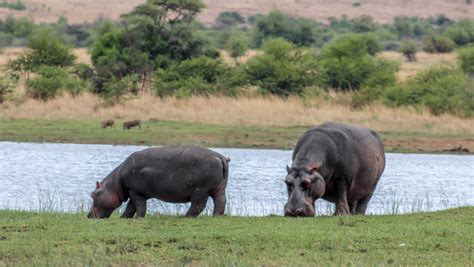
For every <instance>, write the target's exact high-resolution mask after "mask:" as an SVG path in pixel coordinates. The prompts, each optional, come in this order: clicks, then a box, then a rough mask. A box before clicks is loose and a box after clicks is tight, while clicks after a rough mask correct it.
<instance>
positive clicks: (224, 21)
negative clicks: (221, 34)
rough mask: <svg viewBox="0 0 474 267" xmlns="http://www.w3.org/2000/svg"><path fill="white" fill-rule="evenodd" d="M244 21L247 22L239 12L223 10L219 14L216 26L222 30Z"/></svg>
mask: <svg viewBox="0 0 474 267" xmlns="http://www.w3.org/2000/svg"><path fill="white" fill-rule="evenodd" d="M243 23H245V18H244V17H242V16H241V15H240V14H239V13H238V12H222V13H220V14H219V16H217V18H216V22H215V25H214V27H215V28H217V29H221V30H222V29H229V28H231V27H233V26H236V25H239V24H243Z"/></svg>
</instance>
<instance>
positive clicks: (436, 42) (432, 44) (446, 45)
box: [423, 35, 456, 53]
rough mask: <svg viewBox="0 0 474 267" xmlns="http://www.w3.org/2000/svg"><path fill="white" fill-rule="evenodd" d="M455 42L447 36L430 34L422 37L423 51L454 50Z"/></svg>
mask: <svg viewBox="0 0 474 267" xmlns="http://www.w3.org/2000/svg"><path fill="white" fill-rule="evenodd" d="M455 46H456V44H455V43H454V42H453V41H452V40H451V39H449V38H448V37H445V36H442V35H430V36H426V37H424V38H423V51H425V52H428V53H448V52H451V51H453V50H454V47H455Z"/></svg>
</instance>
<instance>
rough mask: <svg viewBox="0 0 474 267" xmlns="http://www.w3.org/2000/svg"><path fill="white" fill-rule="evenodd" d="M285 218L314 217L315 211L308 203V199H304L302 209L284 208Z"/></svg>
mask: <svg viewBox="0 0 474 267" xmlns="http://www.w3.org/2000/svg"><path fill="white" fill-rule="evenodd" d="M285 216H286V217H314V216H316V211H315V209H314V207H313V205H312V204H311V202H310V201H309V199H306V201H305V203H304V207H298V208H296V209H295V208H293V209H292V208H288V207H286V208H285Z"/></svg>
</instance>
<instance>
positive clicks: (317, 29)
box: [254, 11, 325, 47]
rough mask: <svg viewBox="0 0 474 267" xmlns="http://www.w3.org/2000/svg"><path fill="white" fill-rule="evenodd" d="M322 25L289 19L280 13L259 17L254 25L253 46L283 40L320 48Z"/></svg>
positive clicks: (308, 20) (322, 34) (274, 12)
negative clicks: (268, 41)
mask: <svg viewBox="0 0 474 267" xmlns="http://www.w3.org/2000/svg"><path fill="white" fill-rule="evenodd" d="M324 31H325V30H324V27H323V26H322V24H320V23H318V22H316V21H314V20H310V19H305V18H291V17H289V16H287V15H285V14H283V13H282V12H280V11H272V12H270V13H269V14H268V15H266V16H259V17H257V19H256V25H255V37H254V39H255V44H256V45H257V47H260V46H261V45H262V44H263V43H264V41H265V40H266V39H272V38H283V39H286V40H287V41H289V42H292V43H293V44H296V45H298V46H319V47H320V46H322V45H323V44H324V40H323V37H324Z"/></svg>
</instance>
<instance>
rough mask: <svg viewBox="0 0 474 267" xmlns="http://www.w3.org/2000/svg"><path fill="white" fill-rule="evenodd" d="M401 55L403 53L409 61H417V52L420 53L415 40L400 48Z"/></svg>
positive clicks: (408, 41) (404, 42) (404, 43)
mask: <svg viewBox="0 0 474 267" xmlns="http://www.w3.org/2000/svg"><path fill="white" fill-rule="evenodd" d="M399 51H400V53H402V54H403V55H404V56H405V57H406V58H407V60H408V61H410V62H412V61H416V52H418V48H417V46H416V42H415V41H413V40H405V41H403V43H402V46H401V47H400V50H399Z"/></svg>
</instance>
